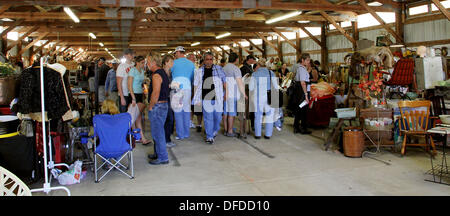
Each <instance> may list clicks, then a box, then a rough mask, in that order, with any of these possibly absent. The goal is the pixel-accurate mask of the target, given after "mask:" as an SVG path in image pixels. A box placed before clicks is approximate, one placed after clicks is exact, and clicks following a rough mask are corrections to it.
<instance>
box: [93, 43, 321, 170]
mask: <svg viewBox="0 0 450 216" xmlns="http://www.w3.org/2000/svg"><path fill="white" fill-rule="evenodd" d="M197 57H199V59H197ZM124 58H125V61H124V62H122V63H121V64H120V65H119V64H117V62H113V64H111V67H108V68H106V67H104V66H103V64H101V63H99V65H98V67H99V68H101V72H100V73H99V74H98V78H96V79H95V80H96V82H98V86H99V89H100V88H103V89H104V90H99V91H98V93H99V94H104V97H106V98H107V99H109V100H108V101H117V105H118V107H119V111H120V112H127V111H128V110H129V109H130V107H135V106H137V107H138V109H139V115H138V117H137V119H136V123H135V125H134V128H138V129H140V131H141V142H142V144H144V145H145V144H149V143H151V140H153V143H154V145H153V146H154V154H153V155H148V158H149V159H150V161H149V163H150V164H152V165H159V164H167V163H169V157H168V152H167V148H171V147H175V146H176V145H175V143H174V142H172V140H171V135H174V133H175V134H176V135H175V139H177V140H184V139H188V138H189V137H190V135H191V134H190V129H191V128H195V129H196V130H197V132H202V129H204V135H205V137H204V138H205V142H206V143H207V144H214V143H215V142H216V137H217V135H218V134H219V133H221V128H222V127H221V124H222V125H223V134H224V136H226V137H239V138H247V135H249V134H250V131H253V134H254V138H255V139H261V137H262V136H263V137H264V138H265V139H270V138H271V137H272V135H273V128H277V129H278V130H281V128H282V125H283V120H282V116H283V109H282V106H283V102H282V100H280V97H281V98H282V94H279V92H280V84H281V80H283V79H285V78H286V77H288V74H289V73H290V71H289V69H288V68H287V64H283V63H282V62H281V61H280V59H278V58H276V59H274V58H271V59H270V60H266V59H264V58H259V59H257V58H256V57H255V56H253V55H248V56H246V58H245V59H244V62H242V64H241V65H240V62H239V59H240V58H239V55H238V54H236V53H233V52H232V53H230V54H229V55H228V57H227V58H226V59H225V58H223V59H222V60H224V61H219V60H216V59H214V55H213V54H212V53H210V52H206V53H204V54H203V55H202V56H196V55H194V54H188V55H187V56H186V51H185V49H184V48H183V47H181V46H180V47H177V48H176V49H175V52H174V56H172V55H169V54H166V55H161V54H159V53H156V52H151V53H150V54H148V55H147V56H146V57H144V56H137V57H135V53H134V52H133V50H131V49H127V50H125V52H124ZM225 60H226V61H225ZM216 62H218V64H216ZM311 63H312V62H311V58H310V56H309V54H307V53H303V54H302V55H301V56H300V58H299V61H298V62H297V64H296V65H294V67H293V71H295V72H296V73H295V76H293V77H295V79H294V82H293V85H292V86H293V88H294V91H295V93H294V96H293V97H292V98H290V99H289V103H290V104H294V105H295V106H294V107H295V110H294V114H295V119H294V133H302V134H309V133H311V132H310V131H309V130H308V125H307V121H306V116H307V111H308V109H307V107H308V106H299V105H301V104H302V102H306V103H308V102H309V100H310V89H311V87H310V86H311V83H315V82H317V80H318V77H319V72H318V71H319V70H318V68H317V66H316V65H317V64H314V63H313V64H311ZM319 64H320V63H319ZM196 65H197V66H196ZM105 66H106V64H105ZM239 66H240V67H239ZM87 71H88V69H87ZM96 77H97V76H96ZM97 80H98V81H97ZM146 80H148V82H147V81H146ZM102 82H103V83H104V85H103V83H102ZM147 84H148V85H149V87H148V92H146V91H145V90H146V85H147ZM102 91H103V92H104V93H102ZM100 98H101V96H100V95H99V101H102V100H104V99H103V98H102V99H100ZM146 98H147V100H146ZM146 107H147V109H148V118H149V121H150V128H151V138H152V139H147V138H146V135H145V133H144V130H143V125H142V118H143V116H144V114H145V112H144V110H145V109H146ZM236 118H237V119H238V120H239V124H238V125H239V130H237V129H235V128H234V125H235V120H236ZM194 119H196V121H194ZM300 122H301V123H300ZM202 125H203V127H202ZM249 125H251V127H248V126H249ZM250 129H252V130H250ZM147 137H148V135H147Z"/></svg>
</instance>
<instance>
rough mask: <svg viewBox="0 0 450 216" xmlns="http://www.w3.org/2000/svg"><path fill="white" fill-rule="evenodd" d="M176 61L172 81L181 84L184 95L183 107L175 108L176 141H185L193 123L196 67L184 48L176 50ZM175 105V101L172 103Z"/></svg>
mask: <svg viewBox="0 0 450 216" xmlns="http://www.w3.org/2000/svg"><path fill="white" fill-rule="evenodd" d="M175 57H176V60H175V61H174V63H173V67H172V68H171V72H172V79H173V81H174V82H178V83H179V84H180V90H181V91H180V92H181V93H182V94H183V97H182V99H181V100H182V105H183V106H182V107H181V108H178V107H177V108H176V109H175V108H174V107H172V108H173V111H174V116H175V122H176V124H175V129H176V132H177V137H176V139H178V140H183V139H186V138H188V137H189V136H190V132H189V129H190V122H191V115H190V112H191V103H190V101H191V83H192V81H193V78H194V70H195V65H194V63H192V62H191V61H189V60H188V59H187V58H185V50H184V48H183V47H182V46H179V47H177V48H176V49H175ZM171 103H173V101H172V102H171Z"/></svg>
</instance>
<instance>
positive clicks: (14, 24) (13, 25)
mask: <svg viewBox="0 0 450 216" xmlns="http://www.w3.org/2000/svg"><path fill="white" fill-rule="evenodd" d="M22 22H23V20H17V21H15V22H14V23H13V24H12V25H10V26H9V27H8V28H7V29H5V30H3V32H2V33H1V34H0V38H3V37H4V36H6V35H7V34H8V32H10V31H11V30H13V29H14V28H16V27H17V26H19V25H20V24H21V23H22Z"/></svg>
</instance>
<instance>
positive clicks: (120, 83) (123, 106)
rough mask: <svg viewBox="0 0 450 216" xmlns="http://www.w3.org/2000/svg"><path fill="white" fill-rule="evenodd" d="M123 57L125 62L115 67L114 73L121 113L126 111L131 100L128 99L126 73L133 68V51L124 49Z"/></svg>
mask: <svg viewBox="0 0 450 216" xmlns="http://www.w3.org/2000/svg"><path fill="white" fill-rule="evenodd" d="M123 57H124V58H125V59H126V61H125V62H124V63H121V64H120V65H119V67H117V72H116V81H117V93H118V94H119V109H120V112H122V113H123V112H126V111H127V110H128V105H129V104H130V103H131V98H130V97H128V72H129V71H130V69H131V68H132V67H133V66H134V63H133V58H134V51H133V50H132V49H126V50H125V51H124V52H123Z"/></svg>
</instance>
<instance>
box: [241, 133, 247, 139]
mask: <svg viewBox="0 0 450 216" xmlns="http://www.w3.org/2000/svg"><path fill="white" fill-rule="evenodd" d="M239 138H242V139H247V134H246V133H241V134H239Z"/></svg>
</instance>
